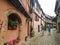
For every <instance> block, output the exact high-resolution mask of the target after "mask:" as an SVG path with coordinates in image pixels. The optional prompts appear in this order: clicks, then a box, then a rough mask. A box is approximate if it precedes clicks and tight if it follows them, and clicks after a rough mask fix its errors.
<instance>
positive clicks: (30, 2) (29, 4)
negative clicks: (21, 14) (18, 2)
mask: <svg viewBox="0 0 60 45" xmlns="http://www.w3.org/2000/svg"><path fill="white" fill-rule="evenodd" d="M34 5H35V3H34V0H28V6H29V11H30V13H32V12H33V7H34Z"/></svg>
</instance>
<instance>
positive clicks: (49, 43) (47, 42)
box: [24, 29, 60, 45]
mask: <svg viewBox="0 0 60 45" xmlns="http://www.w3.org/2000/svg"><path fill="white" fill-rule="evenodd" d="M24 45H60V35H59V34H58V33H56V31H55V30H53V29H51V35H48V32H47V31H45V33H44V36H41V32H39V34H37V35H36V36H35V37H33V38H31V39H30V40H29V41H27V42H26V43H25V44H24Z"/></svg>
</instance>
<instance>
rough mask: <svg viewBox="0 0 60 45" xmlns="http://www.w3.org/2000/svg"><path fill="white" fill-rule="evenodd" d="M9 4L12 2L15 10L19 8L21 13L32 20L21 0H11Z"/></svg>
mask: <svg viewBox="0 0 60 45" xmlns="http://www.w3.org/2000/svg"><path fill="white" fill-rule="evenodd" d="M9 2H10V3H11V4H12V5H13V6H14V7H15V8H17V9H18V10H19V11H20V12H22V13H23V14H24V16H25V17H27V18H30V16H29V15H28V13H27V12H26V10H25V9H24V7H23V6H22V4H21V3H20V1H19V0H9Z"/></svg>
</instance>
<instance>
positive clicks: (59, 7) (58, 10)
mask: <svg viewBox="0 0 60 45" xmlns="http://www.w3.org/2000/svg"><path fill="white" fill-rule="evenodd" d="M55 13H56V17H57V30H58V32H60V0H56V6H55Z"/></svg>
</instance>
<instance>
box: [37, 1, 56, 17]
mask: <svg viewBox="0 0 60 45" xmlns="http://www.w3.org/2000/svg"><path fill="white" fill-rule="evenodd" d="M38 1H39V3H40V5H41V8H42V9H43V11H44V13H45V14H48V15H50V16H54V17H55V16H56V14H55V12H54V10H55V3H56V0H38Z"/></svg>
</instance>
